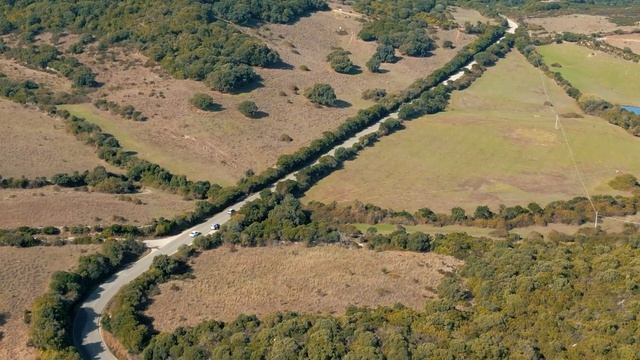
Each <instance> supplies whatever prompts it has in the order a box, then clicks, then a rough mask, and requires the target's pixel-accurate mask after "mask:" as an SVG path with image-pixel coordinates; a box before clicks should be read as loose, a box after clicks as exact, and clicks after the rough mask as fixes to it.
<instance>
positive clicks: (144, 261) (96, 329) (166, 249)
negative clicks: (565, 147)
mask: <svg viewBox="0 0 640 360" xmlns="http://www.w3.org/2000/svg"><path fill="white" fill-rule="evenodd" d="M507 21H508V22H509V28H508V30H507V33H509V34H513V33H515V30H516V29H517V27H518V24H517V23H516V22H514V21H512V20H511V19H507ZM503 38H504V37H503ZM503 38H501V39H500V40H498V42H499V41H501V40H502V39H503ZM474 64H475V61H474V62H472V63H470V64H469V65H467V66H466V67H465V68H463V69H461V70H460V71H458V72H457V73H455V74H453V75H451V76H450V77H449V78H448V79H447V80H445V81H444V84H447V83H449V82H451V81H455V80H457V79H459V78H460V77H462V76H463V75H464V71H465V69H471V67H472V66H473V65H474ZM397 116H398V113H397V112H395V113H392V114H389V115H388V116H387V117H385V118H384V119H381V120H380V121H378V122H377V123H375V124H373V125H371V126H369V127H368V128H366V129H364V130H362V131H360V132H359V133H357V134H355V135H354V136H353V137H351V138H350V139H348V140H346V141H345V142H343V143H342V144H340V145H338V146H336V147H334V148H333V149H331V150H329V151H328V152H327V153H326V154H325V155H334V154H335V151H336V149H337V148H339V147H351V146H352V145H353V144H355V143H356V142H358V140H359V139H360V138H361V137H362V136H365V135H368V134H372V133H374V132H376V131H378V129H379V127H380V124H381V123H382V122H383V121H384V120H387V119H389V118H394V117H397ZM316 163H317V161H316ZM284 180H295V172H292V173H290V174H288V175H287V176H285V177H283V178H282V179H280V180H279V181H278V182H276V184H274V185H272V186H271V189H274V188H275V186H276V185H277V183H279V182H281V181H284ZM259 196H260V195H259V193H254V194H251V195H250V196H248V197H247V198H245V199H244V200H241V201H238V202H237V203H235V204H233V205H232V206H230V207H228V208H226V209H224V210H223V211H222V212H220V213H218V214H216V215H214V216H212V217H211V218H209V219H208V220H207V221H205V222H204V223H202V224H199V225H196V226H194V227H192V228H190V229H187V230H185V231H183V232H182V233H180V234H178V235H174V236H170V237H166V238H162V239H154V240H146V241H144V243H145V244H146V245H147V246H148V247H149V248H150V249H151V251H150V252H149V253H148V254H147V255H145V256H144V257H142V258H141V259H139V260H138V261H136V262H135V263H133V264H131V265H129V266H128V267H127V268H125V269H123V270H121V271H120V272H118V273H116V274H114V275H113V276H112V277H110V278H109V279H108V280H107V281H105V282H104V283H102V284H101V285H100V286H98V287H97V288H96V289H95V290H94V291H93V292H91V294H89V296H88V297H87V298H86V299H85V301H84V303H82V304H81V306H80V307H79V309H78V310H77V313H76V317H75V318H74V321H73V342H74V345H75V346H76V348H77V349H78V350H79V351H80V355H81V356H82V358H83V359H100V360H117V358H116V357H115V356H114V355H113V354H112V353H111V352H110V351H109V348H108V347H107V346H106V344H105V342H104V339H103V338H102V333H101V331H100V316H101V315H102V313H103V311H104V310H105V309H106V307H107V304H108V303H109V301H110V300H111V299H112V298H113V297H114V296H115V295H116V294H117V292H118V291H119V290H120V289H121V288H122V287H123V286H125V285H126V284H128V283H129V282H131V281H132V280H134V279H135V278H137V277H138V276H140V275H141V274H142V273H144V272H145V271H147V270H148V269H149V268H150V266H151V263H152V261H153V258H154V257H156V256H158V255H172V254H174V253H175V252H176V251H178V248H180V246H182V245H190V244H191V243H192V242H193V238H191V237H190V236H189V233H190V232H192V231H199V232H201V233H203V234H207V233H210V225H211V224H213V223H218V224H224V223H225V222H227V221H228V220H229V219H230V218H231V216H230V215H229V214H228V213H227V210H229V209H239V208H240V207H242V206H243V205H244V204H246V203H247V202H250V201H252V200H255V199H257V198H259Z"/></svg>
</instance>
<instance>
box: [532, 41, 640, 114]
mask: <svg viewBox="0 0 640 360" xmlns="http://www.w3.org/2000/svg"><path fill="white" fill-rule="evenodd" d="M538 51H539V52H540V54H541V55H542V56H543V57H544V60H545V62H546V63H547V64H548V65H550V66H551V68H552V70H553V71H558V72H560V73H561V74H562V76H563V77H564V78H565V79H567V80H569V82H571V83H572V84H573V86H575V87H576V88H578V89H580V91H582V92H583V93H585V94H587V95H595V96H598V97H600V98H603V99H605V100H607V101H610V102H613V103H616V104H621V105H636V106H640V64H638V63H634V62H631V61H627V60H624V59H621V58H617V57H614V56H613V55H609V54H607V53H604V52H601V51H595V50H591V49H588V48H586V47H582V46H579V45H576V44H571V43H563V44H551V45H545V46H541V47H539V48H538ZM552 64H559V65H560V67H557V66H556V67H553V65H552Z"/></svg>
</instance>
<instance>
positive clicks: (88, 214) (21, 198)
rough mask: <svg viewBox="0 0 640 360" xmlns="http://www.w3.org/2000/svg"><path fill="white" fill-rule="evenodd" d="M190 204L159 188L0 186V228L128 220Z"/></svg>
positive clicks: (175, 211)
mask: <svg viewBox="0 0 640 360" xmlns="http://www.w3.org/2000/svg"><path fill="white" fill-rule="evenodd" d="M193 208H194V202H192V201H186V200H182V199H181V197H180V196H178V195H172V194H167V193H165V192H162V191H160V190H155V189H154V190H148V191H144V192H142V193H140V194H133V195H124V196H120V195H114V194H103V193H97V192H84V191H75V190H74V189H65V188H57V187H54V186H48V187H45V188H41V189H29V190H12V189H5V190H0V228H14V227H18V226H49V225H52V226H63V225H78V224H85V225H95V224H104V225H108V224H113V223H116V222H118V223H129V224H137V225H143V224H146V223H148V222H149V221H151V220H152V219H153V218H158V217H161V216H164V217H172V216H174V215H176V214H178V213H181V212H186V211H188V210H192V209H193Z"/></svg>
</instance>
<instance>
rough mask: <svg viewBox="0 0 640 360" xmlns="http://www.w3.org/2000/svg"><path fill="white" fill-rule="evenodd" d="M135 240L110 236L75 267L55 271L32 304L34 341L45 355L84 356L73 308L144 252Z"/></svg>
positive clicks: (71, 357)
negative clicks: (76, 341)
mask: <svg viewBox="0 0 640 360" xmlns="http://www.w3.org/2000/svg"><path fill="white" fill-rule="evenodd" d="M144 249H145V246H144V245H143V244H142V243H140V242H137V241H134V240H124V241H115V240H110V241H107V242H105V243H104V244H103V246H102V250H101V251H100V252H98V253H96V254H93V255H87V256H82V257H80V260H79V261H78V266H77V267H76V268H75V269H74V270H73V271H58V272H55V273H54V274H53V275H52V277H51V281H50V283H49V291H48V292H47V293H46V294H44V295H42V296H40V297H38V298H37V299H36V300H35V301H34V303H33V306H32V308H31V315H30V323H31V332H30V341H31V343H32V344H33V346H35V347H36V348H38V349H39V350H40V351H41V352H42V353H41V355H42V358H43V359H52V360H53V359H65V360H67V359H68V360H72V359H80V356H79V354H78V353H77V351H76V349H75V348H74V347H73V345H72V344H73V340H72V334H71V333H70V329H71V323H72V321H73V313H72V311H73V308H74V306H75V305H77V304H78V303H79V302H80V301H81V300H82V299H83V298H84V296H86V294H87V293H88V292H89V291H90V290H91V289H93V287H94V286H95V285H97V284H99V283H100V282H101V281H103V280H104V279H106V278H107V277H108V276H110V275H111V274H113V273H114V272H115V271H116V270H118V269H120V268H121V267H123V266H124V265H125V264H127V263H129V262H131V261H133V260H134V259H136V258H137V257H138V256H140V255H141V254H142V253H143V252H144Z"/></svg>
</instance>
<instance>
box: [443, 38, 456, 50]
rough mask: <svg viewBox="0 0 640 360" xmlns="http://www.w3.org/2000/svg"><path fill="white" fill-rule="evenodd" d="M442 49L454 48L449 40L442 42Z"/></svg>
mask: <svg viewBox="0 0 640 360" xmlns="http://www.w3.org/2000/svg"><path fill="white" fill-rule="evenodd" d="M442 47H443V48H445V49H453V48H454V47H455V46H454V45H453V42H452V41H451V40H445V41H443V42H442Z"/></svg>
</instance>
